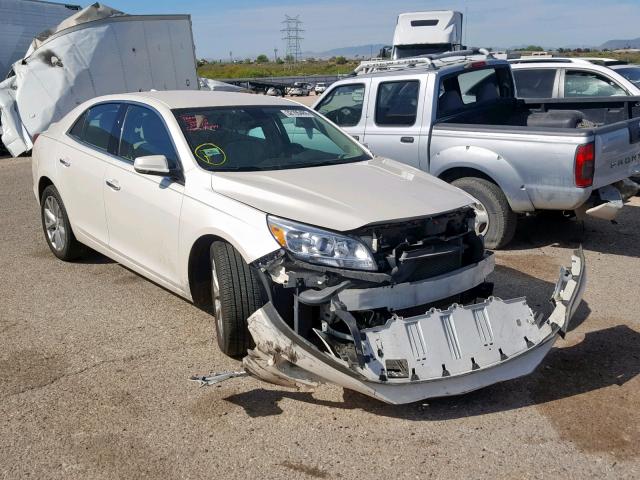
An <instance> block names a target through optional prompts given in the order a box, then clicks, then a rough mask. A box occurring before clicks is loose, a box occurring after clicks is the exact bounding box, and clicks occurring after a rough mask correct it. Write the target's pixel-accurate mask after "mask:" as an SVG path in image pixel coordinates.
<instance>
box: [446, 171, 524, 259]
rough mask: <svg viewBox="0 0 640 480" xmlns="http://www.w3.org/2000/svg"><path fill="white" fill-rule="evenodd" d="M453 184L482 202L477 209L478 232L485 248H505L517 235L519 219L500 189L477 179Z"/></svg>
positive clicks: (469, 178)
mask: <svg viewBox="0 0 640 480" xmlns="http://www.w3.org/2000/svg"><path fill="white" fill-rule="evenodd" d="M451 183H452V184H453V185H455V186H456V187H458V188H461V189H462V190H464V191H465V192H467V193H469V194H471V195H473V196H474V197H475V198H476V199H477V200H478V201H479V202H480V205H478V207H477V208H476V218H477V219H478V221H477V222H476V232H477V233H478V234H479V235H482V236H483V237H484V244H485V246H486V247H487V248H491V249H500V248H503V247H505V246H506V245H507V244H508V243H509V242H510V241H511V240H512V239H513V236H514V235H515V232H516V225H517V223H518V217H517V215H516V214H515V213H514V212H513V210H511V207H510V206H509V202H508V201H507V197H505V195H504V193H503V192H502V190H501V189H500V187H499V186H498V185H496V184H495V183H493V182H490V181H489V180H485V179H484V178H475V177H465V178H459V179H457V180H454V181H453V182H451Z"/></svg>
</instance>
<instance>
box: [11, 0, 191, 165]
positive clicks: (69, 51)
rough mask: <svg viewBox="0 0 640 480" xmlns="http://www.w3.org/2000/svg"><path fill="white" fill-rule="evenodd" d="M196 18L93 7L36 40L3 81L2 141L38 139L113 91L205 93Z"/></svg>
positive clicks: (27, 143) (17, 147)
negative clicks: (194, 27)
mask: <svg viewBox="0 0 640 480" xmlns="http://www.w3.org/2000/svg"><path fill="white" fill-rule="evenodd" d="M197 89H198V78H197V73H196V58H195V51H194V45H193V34H192V31H191V18H190V16H189V15H127V14H125V13H123V12H120V11H118V10H114V9H112V8H110V7H107V6H105V5H101V4H93V5H91V6H89V7H86V8H85V9H83V10H80V11H79V12H77V13H76V14H74V15H72V16H71V17H69V18H67V19H66V20H64V21H63V22H62V23H60V24H59V25H58V26H57V27H55V28H54V29H52V30H51V31H50V32H47V34H46V35H43V36H39V37H37V38H36V39H34V40H33V42H32V44H31V46H30V47H29V50H28V51H27V53H26V55H25V56H24V58H23V59H22V60H19V61H17V62H15V63H14V64H13V66H12V71H11V76H10V77H9V78H7V79H6V80H4V81H3V82H2V83H0V122H1V124H2V143H3V144H4V145H5V147H6V148H7V150H9V152H10V153H11V154H12V155H14V156H15V155H19V154H21V153H23V152H26V151H29V150H30V149H31V147H32V146H33V145H32V139H33V138H34V136H35V135H37V134H39V133H41V132H43V131H44V130H46V129H47V128H48V127H49V125H50V124H51V123H53V122H56V121H58V120H59V119H60V118H62V117H63V116H64V115H65V114H67V113H68V112H69V111H71V110H72V109H73V108H75V107H76V106H77V105H80V104H81V103H83V102H85V101H86V100H88V99H90V98H93V97H97V96H100V95H107V94H111V93H126V92H138V91H148V90H197Z"/></svg>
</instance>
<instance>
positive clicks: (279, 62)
mask: <svg viewBox="0 0 640 480" xmlns="http://www.w3.org/2000/svg"><path fill="white" fill-rule="evenodd" d="M276 63H277V64H278V65H282V64H283V63H284V60H283V59H281V58H280V57H278V58H277V59H276Z"/></svg>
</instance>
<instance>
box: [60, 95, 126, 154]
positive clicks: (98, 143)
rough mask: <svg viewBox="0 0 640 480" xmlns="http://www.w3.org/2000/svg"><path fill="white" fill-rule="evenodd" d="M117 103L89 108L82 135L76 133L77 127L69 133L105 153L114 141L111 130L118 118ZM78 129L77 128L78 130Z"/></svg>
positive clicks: (118, 105) (118, 106)
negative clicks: (76, 135)
mask: <svg viewBox="0 0 640 480" xmlns="http://www.w3.org/2000/svg"><path fill="white" fill-rule="evenodd" d="M119 108H120V104H119V103H102V104H100V105H95V106H93V107H91V108H90V109H89V110H88V111H87V112H86V119H85V121H84V127H83V129H82V133H80V132H79V131H76V130H75V128H76V126H78V124H77V123H76V125H74V128H73V129H72V132H69V133H71V134H72V135H73V134H74V133H77V134H78V135H80V136H79V137H78V138H79V139H80V140H82V141H83V142H85V143H88V144H89V145H93V146H94V147H96V148H98V149H100V150H104V151H105V152H106V151H107V150H108V148H109V142H111V141H112V140H113V139H114V136H113V130H114V128H113V127H114V125H115V123H116V119H117V118H118V109H119ZM79 129H80V127H78V130H79Z"/></svg>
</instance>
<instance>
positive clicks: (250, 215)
mask: <svg viewBox="0 0 640 480" xmlns="http://www.w3.org/2000/svg"><path fill="white" fill-rule="evenodd" d="M211 195H212V196H215V199H214V200H215V202H213V203H211V202H206V203H205V202H202V201H199V200H195V199H193V198H190V197H186V196H185V199H184V201H183V205H182V211H181V214H180V247H179V248H180V252H179V258H180V260H179V262H180V263H179V264H180V265H181V266H182V268H181V273H180V278H181V284H182V286H183V287H187V288H186V291H189V289H188V285H189V255H190V253H191V248H192V247H193V245H194V244H195V243H196V241H197V240H198V239H199V238H201V237H203V236H207V235H208V236H215V237H218V238H221V239H223V240H225V241H227V242H228V243H230V244H231V245H233V247H234V248H235V249H236V250H238V252H240V255H242V258H244V260H245V261H246V262H247V263H251V262H253V261H254V260H256V259H258V258H260V257H263V256H265V255H267V254H269V253H271V252H273V251H275V250H278V249H279V248H280V245H279V244H278V243H277V242H276V241H275V239H274V238H273V236H272V235H271V233H270V232H269V229H268V227H267V221H266V214H265V213H264V212H261V211H259V210H256V209H255V208H252V207H249V206H247V205H244V204H241V203H239V202H236V201H235V200H232V199H229V198H226V197H224V196H222V195H216V194H215V193H211ZM209 203H211V204H209ZM212 205H216V206H215V207H214V206H212Z"/></svg>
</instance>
